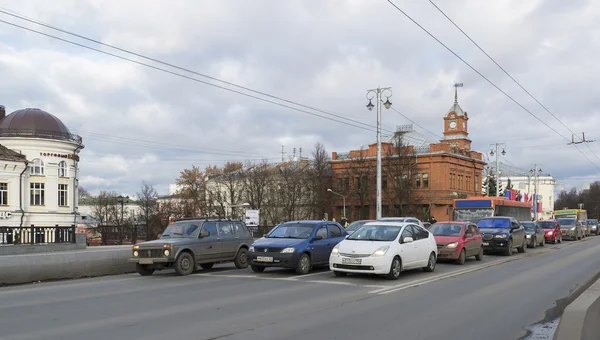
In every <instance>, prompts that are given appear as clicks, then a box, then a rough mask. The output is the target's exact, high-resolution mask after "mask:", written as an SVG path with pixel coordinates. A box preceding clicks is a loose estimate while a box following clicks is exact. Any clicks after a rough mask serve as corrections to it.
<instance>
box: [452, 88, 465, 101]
mask: <svg viewBox="0 0 600 340" xmlns="http://www.w3.org/2000/svg"><path fill="white" fill-rule="evenodd" d="M453 86H454V104H458V88H459V87H463V83H454V85H453Z"/></svg>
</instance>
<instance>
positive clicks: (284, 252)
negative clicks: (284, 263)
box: [281, 247, 296, 254]
mask: <svg viewBox="0 0 600 340" xmlns="http://www.w3.org/2000/svg"><path fill="white" fill-rule="evenodd" d="M295 250H296V249H294V248H292V247H289V248H285V249H284V250H282V251H281V252H282V253H283V254H289V253H293V252H294V251H295Z"/></svg>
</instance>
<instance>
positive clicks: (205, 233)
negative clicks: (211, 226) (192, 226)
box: [200, 231, 210, 238]
mask: <svg viewBox="0 0 600 340" xmlns="http://www.w3.org/2000/svg"><path fill="white" fill-rule="evenodd" d="M209 236H210V233H209V232H208V231H201V232H200V238H203V237H209Z"/></svg>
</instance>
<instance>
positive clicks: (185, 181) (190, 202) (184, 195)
mask: <svg viewBox="0 0 600 340" xmlns="http://www.w3.org/2000/svg"><path fill="white" fill-rule="evenodd" d="M205 177H206V176H205V173H204V172H202V170H200V168H198V167H197V166H195V165H193V166H192V168H191V169H184V170H183V171H181V173H180V175H179V178H178V179H177V180H176V183H177V185H179V188H180V189H179V191H178V192H177V195H178V196H179V198H181V199H182V200H184V201H186V202H187V204H186V205H185V208H186V209H185V214H186V216H187V217H192V216H194V215H198V214H200V215H206V214H207V204H206V197H207V195H206V178H205Z"/></svg>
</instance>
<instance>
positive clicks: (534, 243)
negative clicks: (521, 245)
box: [527, 238, 537, 248]
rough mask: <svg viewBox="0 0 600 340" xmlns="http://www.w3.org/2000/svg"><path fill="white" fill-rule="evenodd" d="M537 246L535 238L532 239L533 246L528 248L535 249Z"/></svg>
mask: <svg viewBox="0 0 600 340" xmlns="http://www.w3.org/2000/svg"><path fill="white" fill-rule="evenodd" d="M536 246H537V243H536V242H535V238H532V239H531V244H530V245H528V246H527V248H535V247H536Z"/></svg>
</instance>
